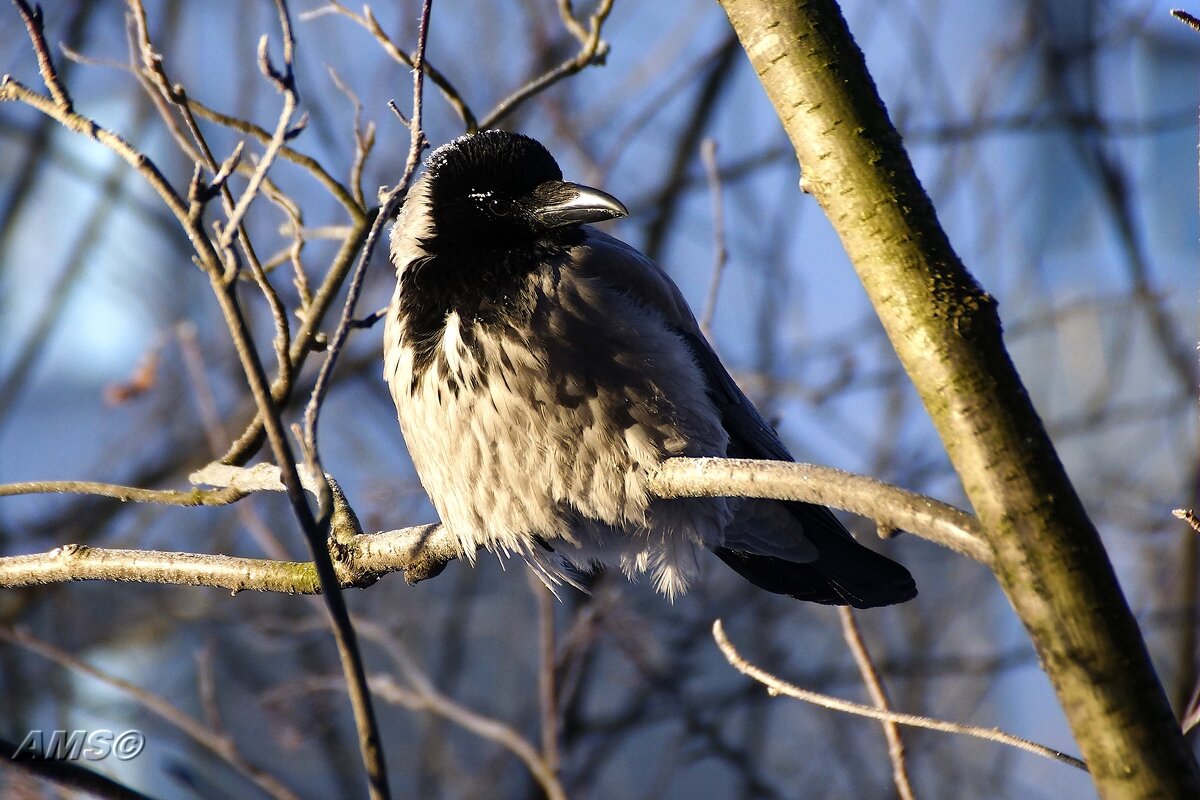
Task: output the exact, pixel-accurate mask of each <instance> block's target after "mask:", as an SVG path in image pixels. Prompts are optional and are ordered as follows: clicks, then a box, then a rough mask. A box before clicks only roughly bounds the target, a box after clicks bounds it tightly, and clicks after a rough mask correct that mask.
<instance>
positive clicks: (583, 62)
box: [479, 0, 613, 130]
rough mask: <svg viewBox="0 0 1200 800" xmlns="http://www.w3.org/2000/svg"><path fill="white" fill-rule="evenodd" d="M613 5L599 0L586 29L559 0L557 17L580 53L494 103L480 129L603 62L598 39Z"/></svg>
mask: <svg viewBox="0 0 1200 800" xmlns="http://www.w3.org/2000/svg"><path fill="white" fill-rule="evenodd" d="M612 6H613V3H612V0H600V3H599V4H598V5H597V6H596V10H595V11H594V12H593V13H592V15H591V18H590V19H589V20H588V27H587V29H584V27H583V26H582V25H580V24H579V20H577V19H576V18H575V14H574V12H573V11H572V10H571V2H570V0H558V9H559V16H561V17H562V19H563V24H564V25H566V27H567V30H569V31H570V32H571V35H572V36H574V37H575V38H576V39H577V40H578V41H579V45H580V47H579V52H578V53H576V54H575V56H574V57H572V58H569V59H567V60H566V61H564V62H562V63H561V64H559V65H558V66H557V67H555V68H554V69H552V70H550V71H549V72H547V73H545V74H543V75H540V76H538V77H537V78H534V79H533V80H531V81H529V83H527V84H525V85H524V86H522V87H521V88H519V89H517V90H516V91H515V92H513V93H512V94H510V95H509V96H508V97H506V98H504V99H503V100H501V101H500V102H499V103H497V104H496V107H495V108H493V109H492V110H491V111H489V112H488V113H487V115H486V116H484V118H483V120H482V121H481V122H480V123H479V128H480V130H487V129H488V128H494V127H495V126H496V125H497V124H498V123H499V122H500V121H501V120H502V119H504V118H505V117H507V116H508V115H509V114H511V113H512V112H513V111H515V110H516V109H517V108H518V107H519V106H520V105H521V104H522V103H524V102H525V101H526V100H528V99H529V98H531V97H533V96H535V95H537V94H540V93H541V92H544V91H546V90H547V89H549V88H550V87H551V86H553V85H554V84H556V83H558V82H559V81H561V80H562V79H563V78H568V77H570V76H571V75H574V74H575V73H577V72H580V71H581V70H583V69H586V68H587V67H588V66H590V65H591V64H599V63H603V61H604V57H605V56H606V55H607V54H608V43H607V42H605V41H603V40H602V39H601V38H600V32H601V29H602V28H603V27H604V21H605V20H606V19H608V15H609V13H611V12H612Z"/></svg>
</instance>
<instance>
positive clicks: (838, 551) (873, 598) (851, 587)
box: [713, 503, 917, 608]
mask: <svg viewBox="0 0 1200 800" xmlns="http://www.w3.org/2000/svg"><path fill="white" fill-rule="evenodd" d="M783 505H784V506H786V507H787V509H788V511H789V512H791V514H792V515H793V516H795V517H796V518H797V519H798V520H799V521H800V523H801V524H802V525H803V528H804V536H805V537H806V538H807V539H808V540H809V541H810V542H812V544H813V545H814V546H815V547H816V549H817V551H818V553H819V556H818V557H817V558H816V559H815V560H813V561H809V562H807V563H798V562H795V561H789V560H787V559H783V558H778V557H776V556H770V555H761V554H759V553H751V552H746V551H743V550H734V549H730V548H727V547H715V548H713V553H715V554H716V555H717V556H718V557H719V558H720V559H721V560H722V561H724V562H725V563H726V564H728V565H729V566H730V567H731V568H732V569H733V570H734V571H735V572H737V574H739V575H741V576H742V577H743V578H745V579H746V580H748V581H750V582H751V583H753V584H754V585H755V586H757V587H759V588H760V589H765V590H766V591H768V592H774V593H775V594H783V595H787V596H788V597H794V598H796V599H797V600H807V601H809V602H813V603H825V604H827V605H839V606H844V605H850V606H853V607H854V608H874V607H876V606H888V605H892V604H893V603H903V602H904V601H905V600H911V599H912V598H914V597H916V595H917V585H916V583H915V582H914V581H913V578H912V575H910V574H909V572H908V570H907V569H905V568H904V567H903V566H901V565H900V564H897V563H896V562H895V561H892V560H891V559H890V558H886V557H885V556H881V555H879V554H878V553H876V552H874V551H873V550H870V549H868V548H866V547H863V546H862V545H861V544H859V543H858V542H856V541H855V540H854V538H853V537H852V536H851V535H850V533H849V532H848V531H847V530H846V529H845V528H844V527H842V524H841V523H840V522H838V520H837V518H836V517H834V516H833V514H832V513H831V512H830V511H829V510H828V509H826V508H823V507H821V506H815V505H810V504H808V503H783Z"/></svg>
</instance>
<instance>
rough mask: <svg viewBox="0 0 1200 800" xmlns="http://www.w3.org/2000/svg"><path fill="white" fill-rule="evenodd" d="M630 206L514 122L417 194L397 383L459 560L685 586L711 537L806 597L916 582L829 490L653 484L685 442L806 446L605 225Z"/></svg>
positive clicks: (476, 140)
mask: <svg viewBox="0 0 1200 800" xmlns="http://www.w3.org/2000/svg"><path fill="white" fill-rule="evenodd" d="M627 214H628V211H627V210H626V208H625V206H624V205H622V204H621V202H620V201H619V200H617V199H616V198H615V197H613V196H612V195H609V194H607V193H605V192H603V191H600V190H599V189H595V188H591V187H588V186H584V185H581V184H577V183H571V182H568V181H564V180H563V173H562V171H561V169H560V168H559V165H558V163H557V162H556V161H555V159H554V157H553V156H552V155H551V154H550V152H549V151H548V150H547V149H546V148H545V147H544V146H543V145H542V144H541V143H539V142H538V141H536V140H535V139H533V138H530V137H528V136H525V135H522V134H519V133H514V132H509V131H502V130H485V131H480V132H477V133H471V134H467V135H464V136H461V137H459V138H456V139H453V140H451V141H449V142H447V143H445V144H443V145H442V146H440V147H438V148H437V149H436V150H434V151H433V152H431V153H430V155H429V156H428V158H427V159H426V161H425V165H424V169H423V171H422V174H421V176H420V177H419V178H418V179H417V180H416V181H415V182H414V183H413V185H412V186H411V188H410V189H409V192H408V194H407V196H406V198H405V201H404V203H403V206H402V207H401V210H400V212H399V213H398V215H397V217H396V219H395V220H394V223H393V226H392V231H391V259H392V262H393V265H394V266H395V268H396V275H397V281H396V289H395V293H394V295H393V297H392V301H391V303H390V305H389V307H388V309H387V312H386V317H385V319H386V322H385V326H384V348H383V351H384V377H385V379H386V381H387V384H388V386H389V389H390V392H391V395H392V399H393V401H394V402H395V405H396V410H397V414H398V416H399V421H400V427H401V430H402V432H403V435H404V439H405V442H406V443H407V446H408V451H409V454H410V456H411V459H412V462H413V465H414V467H415V469H416V471H417V474H418V475H419V477H420V480H421V482H422V485H423V486H424V488H425V491H426V493H427V494H428V496H429V499H430V500H431V502H432V504H433V506H434V508H435V509H436V511H437V512H438V515H439V517H440V519H441V522H442V525H443V526H444V527H445V528H446V530H447V531H448V533H449V534H450V535H451V537H452V539H453V540H454V541H457V543H458V545H459V546H460V547H461V551H462V555H463V556H464V557H465V558H467V559H469V560H471V561H472V563H473V562H474V559H475V555H476V552H477V551H478V550H480V549H486V550H489V551H491V552H493V553H495V554H497V556H498V557H505V556H508V557H519V558H521V559H524V561H526V562H527V563H528V564H529V566H530V567H532V568H533V569H534V570H535V572H536V573H537V574H538V575H539V576H540V577H541V578H542V580H543V581H544V582H546V584H547V586H548V587H550V588H551V589H552V590H554V589H556V588H557V587H560V586H562V585H563V584H569V585H574V586H579V587H580V588H582V585H581V583H580V581H581V580H583V579H584V578H586V576H588V575H590V574H591V573H593V572H595V571H597V570H599V569H602V568H604V567H619V568H620V569H621V570H622V571H623V572H624V573H625V574H626V575H627V576H629V577H630V578H631V579H637V578H638V577H639V576H641V575H647V576H648V578H649V580H650V581H651V582H652V584H653V586H654V588H655V589H656V590H657V591H658V592H659V593H661V594H663V595H665V596H666V597H668V598H669V599H670V600H672V601H674V600H675V598H676V597H678V596H680V595H682V594H683V593H684V592H685V591H686V590H687V589H688V588H689V587H690V586H691V585H692V584H693V583H694V582H695V580H696V579H697V577H698V575H699V573H700V571H701V564H702V561H701V559H707V558H709V556H708V555H707V554H706V551H707V552H710V553H712V554H714V555H715V556H716V557H717V559H719V560H720V561H722V562H724V563H725V564H726V565H728V566H729V567H731V568H732V569H733V570H734V571H735V572H736V573H737V574H739V575H741V576H742V577H743V578H745V579H746V580H748V581H750V583H752V584H754V585H756V586H758V587H759V588H761V589H764V590H766V591H768V592H772V593H775V594H780V595H786V596H789V597H793V598H796V599H798V600H806V601H812V602H815V603H822V604H832V605H850V606H853V607H857V608H870V607H875V606H884V605H890V604H893V603H899V602H903V601H906V600H909V599H911V598H912V597H914V596H915V595H916V585H915V583H914V581H913V578H912V576H911V575H910V573H909V571H908V570H907V569H906V568H905V567H904V566H902V565H900V564H899V563H897V562H895V561H892V560H891V559H888V558H886V557H884V556H882V555H880V554H878V553H876V552H874V551H873V550H871V549H869V548H867V547H865V546H863V545H861V544H859V543H858V542H857V541H856V540H855V539H854V538H853V536H852V535H851V534H850V533H849V532H848V531H847V530H846V528H845V527H843V525H842V524H841V523H840V522H839V521H838V519H837V518H836V517H835V516H834V515H833V513H832V512H830V511H829V509H827V508H824V507H822V506H819V505H812V504H808V503H801V502H782V501H774V500H748V499H741V500H739V499H734V498H719V497H716V498H675V499H660V498H656V497H654V496H653V494H652V493H651V492H650V490H649V488H648V482H649V477H650V476H651V475H652V474H653V472H654V471H655V470H656V469H657V468H658V466H659V465H660V464H662V462H663V461H665V460H666V459H668V458H675V457H681V456H682V457H717V458H720V457H736V458H752V459H775V460H783V461H791V460H793V459H792V457H791V455H790V454H789V452H788V451H787V449H786V448H785V447H784V445H783V444H782V442H781V441H780V439H779V437H778V435H777V434H776V432H775V431H774V430H773V429H772V427H771V426H770V425H769V424H768V423H767V422H766V421H765V420H764V418H763V416H762V415H761V414H760V413H759V412H758V411H757V410H756V409H755V408H754V406H753V405H752V404H751V403H750V401H749V400H748V399H747V398H746V396H745V394H743V393H742V391H741V389H740V388H738V385H737V384H736V383H735V382H734V380H733V378H732V377H731V376H730V375H729V373H728V372H727V371H726V369H725V367H724V366H722V364H721V362H720V360H719V359H718V357H717V355H716V352H715V351H714V350H713V348H712V346H711V345H710V344H709V343H708V341H707V340H706V339H705V337H704V335H703V334H702V332H701V330H700V326H699V325H698V324H697V321H696V318H695V316H694V315H693V314H692V312H691V310H690V309H689V307H688V305H687V303H686V302H685V300H684V298H683V295H682V293H681V292H680V290H679V289H678V288H677V287H676V285H675V284H674V283H673V282H672V280H671V279H670V278H669V277H668V275H667V273H666V272H665V271H664V270H663V269H662V268H661V267H660V266H659V265H658V264H657V263H655V262H654V261H652V260H651V259H650V258H648V257H647V256H645V255H644V254H642V253H641V252H640V251H638V250H637V249H635V248H634V247H632V246H630V245H628V244H626V243H624V242H622V241H620V240H618V239H616V238H614V237H612V236H609V235H608V234H606V233H603V232H601V231H600V230H598V229H597V228H595V227H592V223H598V222H603V221H606V220H613V219H616V218H619V217H624V216H626V215H627Z"/></svg>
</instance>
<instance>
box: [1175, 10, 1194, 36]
mask: <svg viewBox="0 0 1200 800" xmlns="http://www.w3.org/2000/svg"><path fill="white" fill-rule="evenodd" d="M1171 16H1172V17H1174V18H1175V19H1177V20H1179V21H1180V22H1182V23H1183V24H1184V25H1187V26H1188V27H1189V28H1191V29H1192V30H1194V31H1200V19H1197V18H1196V17H1193V16H1192V15H1191V14H1189V13H1188V12H1186V11H1184V10H1183V9H1180V8H1172V9H1171Z"/></svg>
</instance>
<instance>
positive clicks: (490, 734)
mask: <svg viewBox="0 0 1200 800" xmlns="http://www.w3.org/2000/svg"><path fill="white" fill-rule="evenodd" d="M357 623H358V626H359V628H360V629H361V630H362V633H363V638H365V639H369V640H370V641H372V642H374V643H376V644H378V645H379V646H380V647H382V648H383V650H384V652H386V653H387V655H388V657H389V658H390V659H391V660H392V663H393V664H394V665H395V666H396V672H398V673H399V674H400V675H401V676H402V677H403V678H404V681H405V683H407V684H408V688H406V687H403V686H400V685H399V684H398V683H397V682H396V681H395V679H394V678H393V677H392V676H391V675H390V674H389V675H381V676H379V677H377V678H376V679H375V680H374V681H372V685H373V686H374V687H375V691H377V692H378V693H379V695H380V696H381V697H383V698H384V699H386V700H388V701H389V702H392V703H396V704H398V705H403V706H405V707H406V708H411V709H414V710H419V711H429V712H432V713H434V714H437V715H438V716H441V717H444V718H446V719H448V720H450V721H451V722H453V723H455V724H456V725H459V726H461V727H463V728H465V729H466V730H468V731H470V732H471V733H474V734H475V735H477V736H481V737H483V738H485V739H488V740H490V741H493V742H496V743H497V744H499V745H501V746H503V747H505V748H507V749H508V750H509V751H510V752H512V753H513V754H514V755H515V756H516V757H517V758H519V759H520V760H521V761H522V762H523V763H524V764H525V766H526V767H527V768H528V769H529V771H530V773H531V774H532V775H533V777H534V779H535V780H536V781H537V782H538V785H539V786H541V788H542V791H543V792H545V793H546V797H547V798H548V800H566V797H567V795H566V792H565V791H564V790H563V787H562V784H561V783H560V782H559V780H558V777H557V776H556V775H555V774H554V770H552V769H551V768H550V766H549V765H548V764H547V763H546V761H545V760H544V759H543V758H542V756H541V755H540V754H539V753H538V751H537V748H536V747H534V746H533V744H531V743H530V742H529V741H528V740H527V739H526V738H525V737H523V736H522V735H521V734H520V733H519V732H517V731H516V730H514V729H513V728H512V727H511V726H509V725H506V724H505V723H503V722H500V721H499V720H496V719H492V718H490V717H486V716H484V715H482V714H480V713H478V712H476V711H472V710H471V709H469V708H467V707H466V706H463V705H460V704H459V703H456V702H455V701H454V700H452V699H450V698H449V697H447V696H446V695H444V694H442V693H441V692H440V691H439V690H438V689H437V687H436V686H435V685H434V683H433V681H432V680H431V679H430V677H429V676H428V675H427V674H425V672H424V671H422V670H421V668H420V667H418V666H417V663H416V661H415V660H414V659H413V658H412V656H410V655H409V654H408V651H407V649H406V648H405V647H404V645H403V643H402V642H401V641H400V640H399V639H398V638H396V637H395V636H393V635H392V634H391V632H390V631H388V630H387V629H385V628H383V627H382V626H380V625H378V624H376V623H374V622H372V621H371V620H365V619H361V618H359V619H358V620H357Z"/></svg>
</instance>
